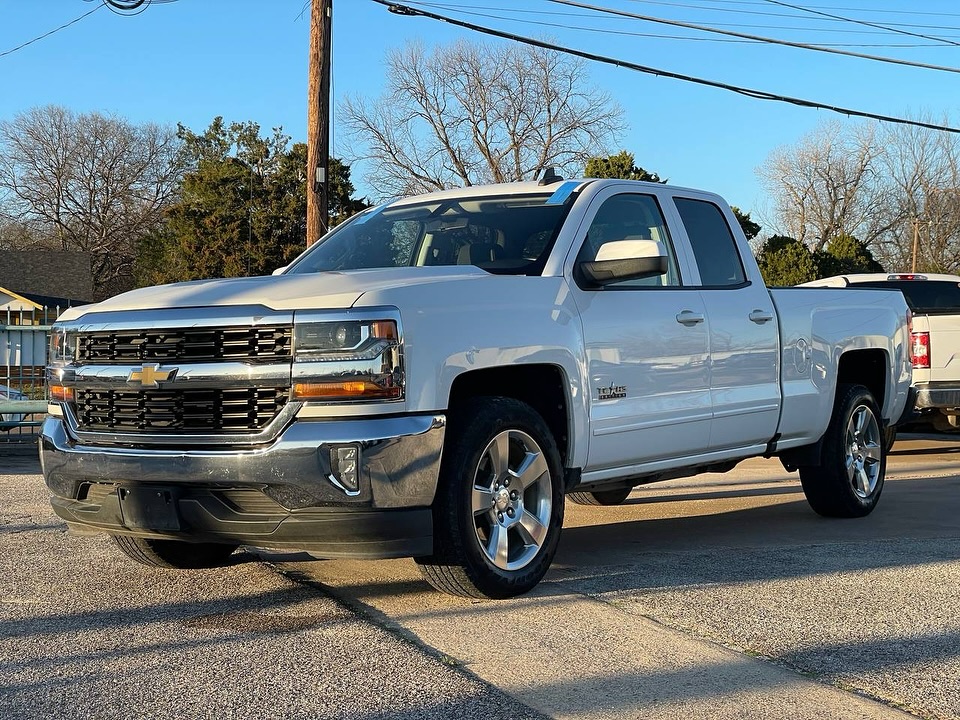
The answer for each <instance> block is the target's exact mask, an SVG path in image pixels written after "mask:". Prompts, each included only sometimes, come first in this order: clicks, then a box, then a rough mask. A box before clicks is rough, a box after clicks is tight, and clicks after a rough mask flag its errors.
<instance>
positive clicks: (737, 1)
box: [630, 0, 960, 30]
mask: <svg viewBox="0 0 960 720" xmlns="http://www.w3.org/2000/svg"><path fill="white" fill-rule="evenodd" d="M630 1H631V2H642V3H644V4H647V5H667V6H670V7H681V8H690V9H693V10H706V11H707V12H724V13H737V14H742V15H763V16H767V17H782V18H800V17H803V16H802V15H795V14H793V13H779V12H764V11H762V10H744V9H741V8H722V7H721V8H718V7H710V6H705V5H691V4H689V3H682V2H669V1H668V0H630ZM765 2H766V0H752V1H750V0H711V3H725V4H729V5H765ZM812 7H817V8H818V9H824V10H849V11H851V12H875V13H892V14H895V15H908V14H909V15H911V16H913V15H928V16H932V17H951V18H952V17H960V13H935V12H921V11H914V10H884V9H882V8H870V9H869V10H865V9H864V8H823V7H822V6H812ZM887 24H888V25H896V26H898V27H915V28H927V29H937V30H943V29H947V30H956V29H957V28H956V27H950V26H947V27H946V28H945V27H944V26H943V25H919V24H916V23H902V22H890V23H887Z"/></svg>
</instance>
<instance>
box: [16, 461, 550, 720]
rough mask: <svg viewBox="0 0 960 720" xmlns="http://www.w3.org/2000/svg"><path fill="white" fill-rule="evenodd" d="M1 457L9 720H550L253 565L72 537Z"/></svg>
mask: <svg viewBox="0 0 960 720" xmlns="http://www.w3.org/2000/svg"><path fill="white" fill-rule="evenodd" d="M36 473H37V464H36V461H35V460H33V458H30V457H26V458H24V457H20V456H9V455H4V454H0V493H2V495H3V497H4V498H6V502H5V503H4V505H3V507H2V508H0V717H3V718H5V719H6V720H14V719H16V718H31V719H32V718H36V717H45V718H51V719H54V718H70V719H71V720H77V719H79V718H98V719H100V720H111V719H112V718H117V719H118V720H119V719H124V720H129V719H130V718H155V719H161V718H183V717H194V718H208V717H209V718H213V717H216V718H263V717H270V718H285V717H296V718H351V719H352V720H368V719H369V720H374V719H377V720H388V719H391V718H449V717H458V718H464V719H468V718H511V719H512V718H523V719H526V718H529V719H531V720H532V719H534V718H542V717H544V716H542V715H540V714H538V713H536V712H534V711H532V710H529V709H528V708H526V707H524V706H523V705H521V704H520V703H518V702H517V701H516V700H514V699H513V698H510V697H509V696H507V695H505V694H504V693H502V692H500V691H499V690H496V689H494V688H492V687H490V686H489V685H487V684H485V683H483V682H481V681H479V680H478V679H476V678H475V677H473V676H471V675H470V674H468V673H466V672H464V671H463V670H462V669H460V668H457V667H454V666H452V665H451V664H450V663H449V662H445V661H444V658H442V657H440V656H438V655H436V654H432V653H428V652H426V651H424V650H423V649H421V648H419V647H417V646H416V645H414V644H412V643H411V642H410V641H409V640H407V639H404V638H403V637H401V636H400V635H398V634H396V633H394V632H390V631H387V630H384V629H382V628H380V627H378V626H376V625H374V624H372V623H371V622H369V621H367V620H366V619H365V618H363V617H361V616H358V615H357V614H355V613H354V612H352V611H350V610H348V609H346V608H345V607H344V606H343V605H341V604H339V603H337V602H335V601H334V600H332V599H331V598H330V597H329V596H328V595H326V594H325V593H323V592H322V591H321V590H319V589H318V588H317V587H315V586H310V585H305V584H303V583H298V582H294V581H291V580H290V579H289V578H287V577H285V576H283V575H282V574H280V573H279V572H276V571H275V570H274V569H273V568H272V567H271V566H270V565H265V564H263V563H260V562H257V561H256V559H255V558H254V556H252V555H250V554H246V553H243V552H240V553H237V554H236V555H235V559H234V562H233V564H232V565H231V566H230V567H227V568H224V569H220V570H205V571H189V572H184V571H164V570H157V569H151V568H149V567H146V566H141V565H138V564H136V563H134V562H133V561H131V560H128V559H126V558H125V557H124V556H122V555H121V554H120V552H119V551H118V550H117V549H115V548H114V547H113V546H112V543H110V542H109V540H107V539H106V538H105V537H103V536H83V537H80V536H74V535H68V534H67V532H66V527H65V526H64V524H63V523H61V522H60V521H59V520H58V519H57V518H56V517H55V516H54V515H53V513H52V512H51V511H50V510H49V506H48V505H47V496H46V489H45V488H44V486H43V483H42V480H41V478H40V476H39V475H38V474H36Z"/></svg>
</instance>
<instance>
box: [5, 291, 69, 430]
mask: <svg viewBox="0 0 960 720" xmlns="http://www.w3.org/2000/svg"><path fill="white" fill-rule="evenodd" d="M57 315H59V308H54V309H46V308H44V309H42V310H4V311H0V443H9V442H31V441H33V440H34V439H35V438H36V429H37V427H39V426H40V424H41V423H42V422H43V416H44V414H45V413H46V411H47V394H46V393H47V389H46V383H45V381H44V368H45V367H46V364H47V344H48V338H49V335H50V324H51V323H52V322H53V321H54V320H55V319H56V317H57Z"/></svg>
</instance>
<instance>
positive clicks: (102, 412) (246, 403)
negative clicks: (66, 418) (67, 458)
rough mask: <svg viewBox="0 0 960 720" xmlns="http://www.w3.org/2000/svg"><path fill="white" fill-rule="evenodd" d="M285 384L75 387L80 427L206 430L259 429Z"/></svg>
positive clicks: (278, 405)
mask: <svg viewBox="0 0 960 720" xmlns="http://www.w3.org/2000/svg"><path fill="white" fill-rule="evenodd" d="M289 390H290V389H289V388H236V389H225V390H223V389H209V390H208V389H204V390H141V391H136V390H130V391H128V390H79V389H78V390H77V391H76V402H75V404H74V413H75V414H76V418H77V424H78V426H79V429H80V430H85V431H90V432H121V433H127V432H132V433H138V432H143V433H184V434H189V433H209V432H231V431H233V432H243V431H252V430H259V429H261V428H263V427H264V426H266V425H267V423H269V422H270V421H271V420H272V419H273V418H274V417H276V416H277V413H279V412H280V410H281V409H282V408H283V406H284V405H285V404H286V402H287V397H288V394H289Z"/></svg>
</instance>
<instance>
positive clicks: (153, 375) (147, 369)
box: [127, 365, 177, 388]
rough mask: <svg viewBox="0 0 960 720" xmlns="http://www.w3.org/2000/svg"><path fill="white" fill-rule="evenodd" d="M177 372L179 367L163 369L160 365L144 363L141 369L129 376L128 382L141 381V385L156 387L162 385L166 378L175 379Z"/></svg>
mask: <svg viewBox="0 0 960 720" xmlns="http://www.w3.org/2000/svg"><path fill="white" fill-rule="evenodd" d="M176 374H177V368H170V369H169V370H161V369H160V366H159V365H142V366H141V367H140V369H139V370H134V371H132V372H131V373H130V375H129V376H128V377H127V382H128V383H140V387H149V388H155V387H160V383H162V382H163V381H164V380H173V377H174V375H176Z"/></svg>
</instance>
